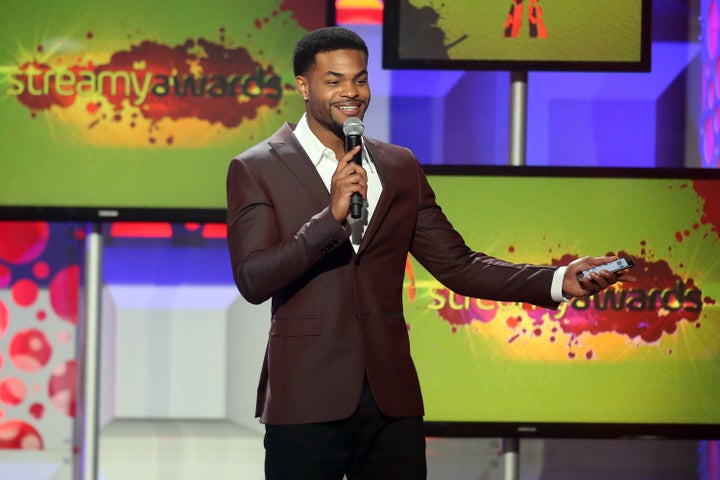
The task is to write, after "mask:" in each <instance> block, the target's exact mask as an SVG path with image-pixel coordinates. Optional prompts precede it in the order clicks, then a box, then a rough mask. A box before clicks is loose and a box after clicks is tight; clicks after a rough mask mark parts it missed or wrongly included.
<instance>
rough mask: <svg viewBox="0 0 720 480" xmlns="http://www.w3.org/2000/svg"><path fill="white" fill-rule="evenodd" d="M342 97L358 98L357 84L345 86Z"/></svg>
mask: <svg viewBox="0 0 720 480" xmlns="http://www.w3.org/2000/svg"><path fill="white" fill-rule="evenodd" d="M341 95H342V96H343V97H346V98H355V97H357V96H358V89H357V85H355V82H347V83H345V84H343V89H342V93H341Z"/></svg>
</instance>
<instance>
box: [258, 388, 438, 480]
mask: <svg viewBox="0 0 720 480" xmlns="http://www.w3.org/2000/svg"><path fill="white" fill-rule="evenodd" d="M345 477H347V479H348V480H384V479H387V480H390V479H392V480H397V479H403V480H425V479H426V478H427V467H426V463H425V431H424V427H423V420H422V417H404V418H391V417H386V416H385V415H383V414H382V413H381V412H380V410H379V409H378V407H377V405H376V404H375V400H374V399H373V396H372V393H371V392H370V388H369V386H368V384H367V382H365V385H364V386H363V391H362V396H361V399H360V404H359V406H358V409H357V410H356V411H355V413H354V414H353V415H352V416H351V417H350V418H347V419H345V420H338V421H334V422H326V423H313V424H301V425H266V426H265V478H266V479H267V480H296V479H297V480H342V479H343V478H345Z"/></svg>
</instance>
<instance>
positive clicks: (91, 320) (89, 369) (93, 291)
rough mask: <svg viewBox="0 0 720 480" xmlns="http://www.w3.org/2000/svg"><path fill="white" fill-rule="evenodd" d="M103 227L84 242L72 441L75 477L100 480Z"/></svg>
mask: <svg viewBox="0 0 720 480" xmlns="http://www.w3.org/2000/svg"><path fill="white" fill-rule="evenodd" d="M102 247H103V245H102V225H101V224H100V223H93V224H91V225H89V227H88V235H87V238H86V239H85V275H84V277H85V278H84V289H83V291H84V292H85V295H84V309H85V311H84V315H82V316H81V320H80V322H79V323H78V329H77V332H78V336H77V359H78V377H79V381H78V386H77V409H76V416H75V424H74V432H73V433H74V440H73V445H74V448H73V454H74V462H73V467H74V468H73V478H74V479H75V480H96V479H97V478H98V431H99V428H98V418H99V414H98V411H99V404H100V402H99V399H100V389H99V388H98V386H99V365H100V311H101V307H102V289H101V285H102Z"/></svg>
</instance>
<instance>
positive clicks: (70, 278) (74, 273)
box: [50, 265, 80, 325]
mask: <svg viewBox="0 0 720 480" xmlns="http://www.w3.org/2000/svg"><path fill="white" fill-rule="evenodd" d="M79 298H80V267H79V266H78V265H70V266H69V267H66V268H64V269H62V270H60V271H59V272H58V273H57V274H56V275H55V276H54V277H53V279H52V280H51V282H50V305H52V308H53V311H54V312H55V313H56V314H57V316H58V317H60V318H61V319H62V320H65V321H66V322H70V323H72V324H73V325H76V324H77V319H78V300H79Z"/></svg>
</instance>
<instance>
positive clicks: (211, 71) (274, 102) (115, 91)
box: [13, 38, 283, 128]
mask: <svg viewBox="0 0 720 480" xmlns="http://www.w3.org/2000/svg"><path fill="white" fill-rule="evenodd" d="M13 88H14V92H15V93H17V98H18V101H20V102H21V103H23V104H24V105H26V106H27V107H28V108H30V109H31V110H34V111H35V110H47V109H49V108H51V107H54V106H55V107H60V108H68V107H71V106H72V105H74V104H75V102H76V101H78V99H79V98H80V97H83V96H88V95H90V94H93V93H96V94H100V95H101V96H102V97H103V98H104V99H105V101H107V102H108V103H109V104H110V105H111V106H112V110H113V112H114V113H113V114H112V115H110V116H107V114H104V115H103V114H101V110H100V106H101V105H100V104H98V103H87V104H86V105H85V110H86V113H87V115H88V117H89V120H88V127H89V128H93V127H95V126H96V125H97V124H98V123H99V122H102V121H112V122H121V121H124V120H127V121H128V123H129V124H130V126H131V127H132V126H133V125H134V122H135V119H136V118H137V116H138V115H139V116H141V117H144V118H146V119H148V120H151V121H154V122H157V121H159V120H161V119H164V118H168V119H172V120H179V119H183V118H196V119H200V120H205V121H208V122H210V123H220V124H222V125H224V126H225V127H227V128H233V127H237V126H238V125H240V124H241V123H242V122H243V120H245V119H253V118H255V117H256V115H257V111H258V109H259V108H260V107H263V106H265V107H270V108H274V107H277V106H278V105H279V100H280V98H281V97H282V91H283V86H282V85H281V79H280V77H279V76H278V75H276V74H275V72H274V70H273V67H272V66H267V67H263V66H262V65H260V63H259V62H257V61H255V60H254V59H253V58H252V57H251V56H250V54H249V53H248V51H247V50H246V49H245V48H243V47H238V48H228V47H225V46H224V45H221V44H218V43H214V42H211V41H208V40H205V39H202V38H201V39H198V40H187V41H186V42H185V43H184V44H182V45H176V46H168V45H162V44H159V43H156V42H150V41H146V42H142V43H140V44H139V45H133V46H131V47H130V48H129V50H127V51H120V52H116V53H114V54H113V55H112V56H111V57H110V61H109V62H108V63H105V64H102V65H96V64H95V63H94V62H93V61H92V60H82V59H80V60H79V61H78V62H77V63H75V64H73V65H64V66H62V68H60V67H56V66H54V65H53V66H51V65H49V64H46V63H38V62H27V63H25V64H23V65H21V66H20V68H19V73H18V74H16V75H14V76H13ZM20 92H21V93H20Z"/></svg>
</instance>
